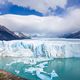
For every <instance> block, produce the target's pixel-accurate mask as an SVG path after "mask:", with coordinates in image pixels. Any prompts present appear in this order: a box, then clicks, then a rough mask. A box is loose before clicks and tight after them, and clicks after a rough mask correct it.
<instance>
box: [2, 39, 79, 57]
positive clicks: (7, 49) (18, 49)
mask: <svg viewBox="0 0 80 80" xmlns="http://www.w3.org/2000/svg"><path fill="white" fill-rule="evenodd" d="M0 56H12V57H48V58H68V57H80V41H49V40H47V41H46V40H13V41H0Z"/></svg>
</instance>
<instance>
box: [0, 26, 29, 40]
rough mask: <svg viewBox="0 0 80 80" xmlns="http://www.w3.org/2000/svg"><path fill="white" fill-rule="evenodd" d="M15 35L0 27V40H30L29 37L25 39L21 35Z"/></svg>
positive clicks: (24, 36)
mask: <svg viewBox="0 0 80 80" xmlns="http://www.w3.org/2000/svg"><path fill="white" fill-rule="evenodd" d="M17 34H18V35H17ZM17 34H16V33H15V32H13V31H10V30H9V29H7V28H6V27H4V26H1V25H0V40H16V39H29V38H30V37H29V36H28V37H27V36H26V35H24V34H23V33H18V32H17Z"/></svg>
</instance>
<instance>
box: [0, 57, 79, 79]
mask: <svg viewBox="0 0 80 80" xmlns="http://www.w3.org/2000/svg"><path fill="white" fill-rule="evenodd" d="M27 60H28V59H27V58H10V57H7V58H0V69H3V70H6V71H9V72H11V73H13V74H16V75H18V76H21V77H25V78H28V79H30V80H41V79H44V78H45V79H46V80H80V59H79V58H71V59H54V60H47V61H40V62H39V61H37V62H35V61H34V60H31V62H33V64H30V62H29V63H27V62H28V61H27ZM45 79H44V80H45Z"/></svg>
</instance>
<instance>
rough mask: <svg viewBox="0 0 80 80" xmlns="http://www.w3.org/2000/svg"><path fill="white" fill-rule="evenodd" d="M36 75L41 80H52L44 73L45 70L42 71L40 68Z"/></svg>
mask: <svg viewBox="0 0 80 80" xmlns="http://www.w3.org/2000/svg"><path fill="white" fill-rule="evenodd" d="M36 75H37V77H38V78H40V79H41V80H51V78H50V77H49V76H47V73H45V72H44V71H43V69H41V68H38V69H37V70H36Z"/></svg>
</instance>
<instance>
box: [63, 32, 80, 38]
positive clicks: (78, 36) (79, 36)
mask: <svg viewBox="0 0 80 80" xmlns="http://www.w3.org/2000/svg"><path fill="white" fill-rule="evenodd" d="M63 37H65V38H78V39H80V31H77V32H73V33H69V34H65V35H64V36H63Z"/></svg>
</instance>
